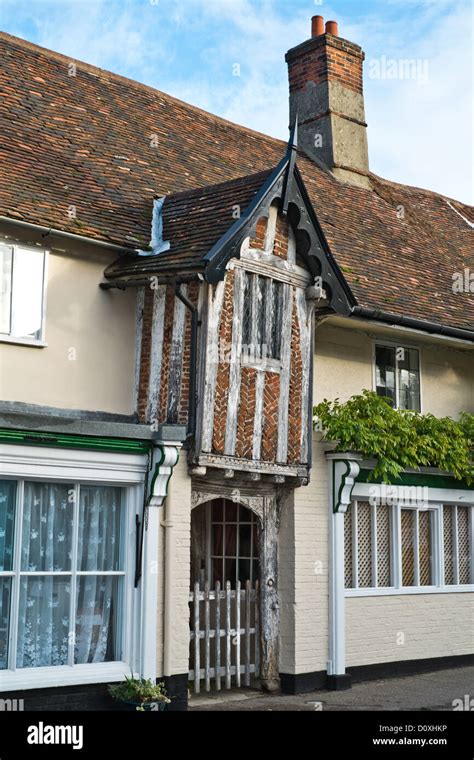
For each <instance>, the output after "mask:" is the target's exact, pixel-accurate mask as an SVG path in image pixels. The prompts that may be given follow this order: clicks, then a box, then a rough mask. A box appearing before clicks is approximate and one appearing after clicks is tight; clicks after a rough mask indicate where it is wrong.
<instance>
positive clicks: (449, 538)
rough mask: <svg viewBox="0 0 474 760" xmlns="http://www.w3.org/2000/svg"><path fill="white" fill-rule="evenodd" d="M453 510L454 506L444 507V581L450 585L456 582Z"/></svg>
mask: <svg viewBox="0 0 474 760" xmlns="http://www.w3.org/2000/svg"><path fill="white" fill-rule="evenodd" d="M453 512H454V507H443V538H444V582H445V583H446V585H448V586H449V585H452V584H453V583H454V535H453Z"/></svg>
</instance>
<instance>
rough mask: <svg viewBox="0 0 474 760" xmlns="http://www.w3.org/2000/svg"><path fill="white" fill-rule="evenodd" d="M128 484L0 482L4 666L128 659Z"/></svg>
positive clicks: (0, 648) (0, 650)
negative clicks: (122, 485) (126, 485)
mask: <svg viewBox="0 0 474 760" xmlns="http://www.w3.org/2000/svg"><path fill="white" fill-rule="evenodd" d="M129 523H130V510H129V509H128V508H127V489H126V488H123V487H120V486H115V485H109V484H107V485H93V484H86V483H78V482H44V481H42V480H30V479H16V480H13V479H12V480H1V481H0V671H1V670H3V671H5V670H9V671H16V672H19V671H22V670H23V671H24V670H25V669H34V668H55V667H61V666H69V668H71V669H74V668H75V667H76V666H82V665H87V664H99V663H108V662H121V663H122V662H123V661H124V660H125V655H126V652H125V649H126V646H127V637H126V625H125V623H126V620H127V607H128V615H129V614H130V605H129V602H128V601H127V596H128V592H127V586H129V579H130V577H131V568H130V564H131V563H130V557H129V556H128V555H129V554H130V552H128V551H127V546H126V540H125V539H126V536H127V534H128V533H129V532H130V525H129Z"/></svg>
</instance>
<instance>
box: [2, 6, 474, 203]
mask: <svg viewBox="0 0 474 760" xmlns="http://www.w3.org/2000/svg"><path fill="white" fill-rule="evenodd" d="M314 14H319V15H322V16H324V18H325V20H329V19H334V20H336V21H338V23H339V34H340V36H341V37H344V38H346V39H348V40H351V41H352V42H356V43H357V44H359V45H361V46H362V48H363V49H364V51H365V54H366V60H365V69H364V92H365V108H366V121H367V122H368V125H369V126H368V141H369V162H370V168H371V170H372V171H374V172H375V173H376V174H379V175H381V176H383V177H386V178H387V179H391V180H394V181H396V182H402V183H406V184H410V185H415V186H418V187H425V188H429V189H431V190H436V191H438V192H440V193H443V194H444V195H447V196H449V197H452V198H455V199H458V200H461V201H464V202H466V203H473V202H474V198H473V195H474V192H473V185H474V182H473V147H472V135H473V134H474V122H473V99H474V98H473V66H472V48H473V39H472V38H473V6H472V3H471V0H331V2H329V1H328V2H326V0H0V28H1V29H2V30H3V31H6V32H9V33H10V34H13V35H16V36H18V37H23V38H25V39H27V40H30V41H31V42H35V43H37V44H39V45H42V46H44V47H47V48H50V49H52V50H56V51H58V52H60V53H64V54H65V55H67V56H70V57H73V58H78V59H79V60H82V61H86V62H87V63H91V64H94V65H96V66H100V67H101V68H104V69H108V70H110V71H114V72H116V73H118V74H122V75H124V76H127V77H130V78H131V79H135V80H137V81H139V82H143V83H145V84H147V85H150V86H152V87H155V88H157V89H159V90H163V91H164V92H167V93H169V94H170V95H174V96H175V97H177V98H180V99H182V100H184V101H186V102H188V103H192V104H194V105H196V106H199V107H200V108H204V109H205V110H207V111H210V112H212V113H215V114H217V115H219V116H223V117H224V118H226V119H230V120H231V121H234V122H237V123H239V124H244V125H245V126H247V127H250V128H252V129H256V130H259V131H261V132H265V133H266V134H269V135H273V136H275V137H279V138H282V139H286V138H287V136H288V80H287V68H286V63H285V60H284V56H285V53H286V51H287V50H288V49H289V48H291V47H293V46H295V45H297V44H299V43H300V42H303V41H304V40H306V39H308V38H309V37H310V28H311V22H310V19H311V16H313V15H314ZM407 61H412V62H413V63H412V64H410V65H409V66H407V65H406V63H405V62H407Z"/></svg>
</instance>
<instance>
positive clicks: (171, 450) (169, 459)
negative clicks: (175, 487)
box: [147, 444, 179, 507]
mask: <svg viewBox="0 0 474 760" xmlns="http://www.w3.org/2000/svg"><path fill="white" fill-rule="evenodd" d="M178 459H179V450H178V447H177V446H168V445H166V444H159V445H158V446H156V447H155V448H154V450H153V462H152V467H151V470H152V472H153V475H152V477H151V481H150V488H149V492H148V500H147V506H148V507H162V506H163V502H164V500H165V499H166V496H167V494H168V483H169V481H170V478H171V476H172V474H173V469H174V467H175V466H176V464H177V462H178Z"/></svg>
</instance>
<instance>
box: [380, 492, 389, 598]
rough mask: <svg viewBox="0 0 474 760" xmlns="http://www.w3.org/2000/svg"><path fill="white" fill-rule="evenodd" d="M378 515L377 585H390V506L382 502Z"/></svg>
mask: <svg viewBox="0 0 474 760" xmlns="http://www.w3.org/2000/svg"><path fill="white" fill-rule="evenodd" d="M376 517H377V586H390V585H391V583H390V551H391V546H390V507H388V506H387V505H386V504H381V505H380V506H378V507H377V509H376Z"/></svg>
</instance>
